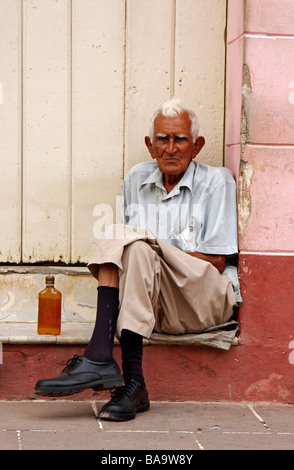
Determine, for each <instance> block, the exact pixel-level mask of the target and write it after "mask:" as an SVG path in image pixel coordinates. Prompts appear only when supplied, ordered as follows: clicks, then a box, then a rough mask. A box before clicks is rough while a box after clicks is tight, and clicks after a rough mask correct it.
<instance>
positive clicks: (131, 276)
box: [88, 224, 236, 338]
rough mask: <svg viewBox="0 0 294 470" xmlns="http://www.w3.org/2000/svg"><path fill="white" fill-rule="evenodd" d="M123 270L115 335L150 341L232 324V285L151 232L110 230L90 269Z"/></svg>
mask: <svg viewBox="0 0 294 470" xmlns="http://www.w3.org/2000/svg"><path fill="white" fill-rule="evenodd" d="M103 263H114V264H115V265H116V266H117V267H118V269H119V296H120V306H119V316H118V321H117V334H118V336H120V334H121V331H122V330H123V329H124V328H126V329H128V330H131V331H134V332H136V333H138V334H140V335H142V336H144V337H146V338H148V337H150V335H151V333H152V331H157V332H159V333H167V334H184V333H200V332H202V331H203V330H205V329H206V328H209V327H211V326H214V325H220V324H222V323H225V322H226V321H228V320H229V318H230V317H231V315H232V311H233V306H234V305H236V300H235V295H234V291H233V287H232V285H231V282H230V280H229V279H228V278H227V277H226V276H224V275H222V274H220V273H219V272H218V270H217V269H216V268H215V267H214V266H212V264H211V263H208V262H206V261H202V260H199V259H197V258H194V257H192V256H190V255H189V254H187V253H184V252H183V251H181V250H179V249H178V248H176V247H174V246H172V245H170V244H168V243H166V242H163V241H162V240H159V239H158V238H156V237H155V236H154V235H153V234H152V232H150V230H148V229H140V228H135V227H130V226H126V225H123V224H116V225H112V226H110V227H108V229H107V230H106V232H105V234H104V237H103V239H102V240H101V241H100V243H99V245H98V247H97V249H96V251H95V253H94V255H93V257H92V258H91V260H90V262H89V264H88V268H89V270H90V271H91V273H92V274H93V276H94V277H96V278H97V279H99V265H100V264H103Z"/></svg>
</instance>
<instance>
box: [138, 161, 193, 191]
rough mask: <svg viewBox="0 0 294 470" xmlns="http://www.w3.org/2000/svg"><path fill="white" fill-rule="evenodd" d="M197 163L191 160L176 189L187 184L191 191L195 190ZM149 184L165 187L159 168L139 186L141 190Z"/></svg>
mask: <svg viewBox="0 0 294 470" xmlns="http://www.w3.org/2000/svg"><path fill="white" fill-rule="evenodd" d="M196 165H197V163H196V162H195V161H193V160H192V161H191V162H190V163H189V165H188V168H187V170H186V171H185V173H184V175H183V176H182V178H181V180H180V181H179V182H178V184H177V186H175V188H174V189H176V188H177V189H178V192H179V190H180V188H181V187H184V186H186V187H187V188H189V189H190V191H191V193H192V192H193V179H194V169H195V166H196ZM147 184H156V185H157V186H159V187H161V188H163V183H162V172H161V171H160V169H159V168H156V170H155V171H153V173H151V175H149V176H148V178H147V179H146V180H145V181H143V183H141V185H140V187H139V191H141V189H143V187H144V186H146V185H147ZM174 189H173V191H174Z"/></svg>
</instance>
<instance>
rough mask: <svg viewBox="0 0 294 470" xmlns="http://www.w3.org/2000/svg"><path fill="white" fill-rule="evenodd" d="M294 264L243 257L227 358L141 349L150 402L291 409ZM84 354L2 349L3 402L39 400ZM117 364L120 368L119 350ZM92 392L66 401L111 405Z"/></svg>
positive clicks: (188, 349) (199, 350)
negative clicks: (235, 342)
mask: <svg viewBox="0 0 294 470" xmlns="http://www.w3.org/2000/svg"><path fill="white" fill-rule="evenodd" d="M293 258H294V257H292V256H262V255H251V254H248V255H247V254H243V255H242V254H241V256H240V277H241V287H242V294H243V300H244V305H243V307H242V308H241V309H240V314H239V321H240V337H239V340H240V345H239V346H233V347H231V349H230V351H227V352H226V351H220V350H217V349H212V348H207V347H197V346H196V347H195V346H174V345H171V346H159V345H158V346H156V345H152V346H145V347H144V374H145V380H146V384H147V387H148V391H149V395H150V399H151V400H167V401H169V400H170V401H181V400H183V401H186V400H187V401H189V400H192V401H221V400H231V401H270V402H280V403H293V402H294V377H293V375H294V322H293V317H292V315H293V305H294V290H293V288H292V286H293V284H294V262H293V261H294V259H293ZM83 350H84V348H83V347H81V346H61V345H60V346H57V345H39V344H38V345H4V346H3V364H2V365H0V399H2V400H25V399H38V397H36V396H35V395H34V393H33V389H34V384H35V382H36V380H38V379H39V378H44V377H52V376H54V375H57V374H59V372H60V371H61V369H62V368H63V367H64V364H65V362H66V360H67V359H69V358H70V357H72V356H73V355H74V354H82V353H83ZM114 356H115V357H116V359H117V360H118V362H119V363H120V347H119V346H115V348H114ZM108 397H109V392H103V393H100V392H98V393H97V392H94V391H92V390H89V391H85V392H83V393H80V394H77V395H72V396H70V397H68V398H69V399H77V400H84V399H96V400H104V399H108Z"/></svg>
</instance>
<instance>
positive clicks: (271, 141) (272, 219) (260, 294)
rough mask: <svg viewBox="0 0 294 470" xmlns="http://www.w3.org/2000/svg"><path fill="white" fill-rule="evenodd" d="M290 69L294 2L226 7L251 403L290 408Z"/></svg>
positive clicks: (293, 75) (229, 156)
mask: <svg viewBox="0 0 294 470" xmlns="http://www.w3.org/2000/svg"><path fill="white" fill-rule="evenodd" d="M293 64H294V0H278V1H277V0H228V44H227V90H226V99H227V102H226V166H228V167H229V168H230V169H231V170H232V171H233V173H234V175H235V177H236V179H237V181H238V184H239V192H238V198H239V205H238V209H239V249H240V256H239V273H240V283H241V292H242V297H243V306H242V307H241V309H240V312H239V318H238V320H239V323H240V336H239V340H240V345H241V346H242V349H243V356H244V357H245V358H246V360H247V361H248V364H249V367H248V377H247V378H248V379H249V380H250V381H251V382H252V386H251V387H250V388H249V389H250V391H251V392H254V394H255V398H254V399H258V400H274V401H275V400H276V401H282V402H291V403H292V402H293V397H294V376H293V365H294V359H293V357H294V354H293V349H294V321H293V305H294V290H293V285H294V267H293V266H294V264H293V260H294V66H293ZM240 373H241V370H240ZM240 375H241V374H240ZM249 389H247V391H246V393H245V395H246V396H248V395H247V394H248V390H249ZM251 392H250V393H251Z"/></svg>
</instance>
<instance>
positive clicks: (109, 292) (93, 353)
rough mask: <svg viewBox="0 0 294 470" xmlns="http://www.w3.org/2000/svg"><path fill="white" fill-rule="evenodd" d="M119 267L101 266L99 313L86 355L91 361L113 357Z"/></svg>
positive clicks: (101, 360)
mask: <svg viewBox="0 0 294 470" xmlns="http://www.w3.org/2000/svg"><path fill="white" fill-rule="evenodd" d="M118 283H119V280H118V269H117V266H115V265H114V264H110V263H109V264H103V265H101V266H100V273H99V287H98V301H97V315H96V322H95V327H94V331H93V333H92V337H91V340H90V342H89V344H88V346H87V349H86V351H85V353H84V356H85V357H86V358H87V359H90V360H91V361H99V362H107V361H111V359H112V352H113V341H114V334H115V329H116V321H117V316H118V307H119V289H118Z"/></svg>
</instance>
